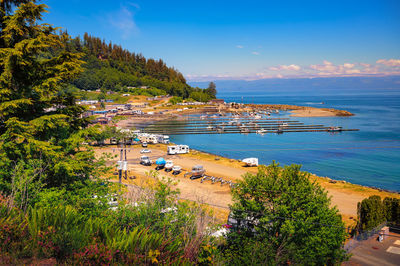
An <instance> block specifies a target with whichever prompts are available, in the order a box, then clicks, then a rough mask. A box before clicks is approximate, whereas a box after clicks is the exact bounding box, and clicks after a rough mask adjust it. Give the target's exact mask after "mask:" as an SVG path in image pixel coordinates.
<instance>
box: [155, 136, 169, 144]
mask: <svg viewBox="0 0 400 266" xmlns="http://www.w3.org/2000/svg"><path fill="white" fill-rule="evenodd" d="M156 138H157V142H158V143H163V144H169V136H166V135H156Z"/></svg>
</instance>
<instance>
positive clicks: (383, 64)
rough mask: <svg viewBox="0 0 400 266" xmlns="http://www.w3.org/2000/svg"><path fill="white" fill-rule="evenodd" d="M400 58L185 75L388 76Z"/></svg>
mask: <svg viewBox="0 0 400 266" xmlns="http://www.w3.org/2000/svg"><path fill="white" fill-rule="evenodd" d="M399 66H400V60H396V59H389V60H385V59H381V60H378V61H377V62H376V64H367V63H358V62H354V63H343V64H340V65H335V64H333V63H332V62H329V61H326V60H324V61H323V62H322V64H315V65H310V66H299V65H296V64H290V65H278V66H271V67H269V68H266V69H263V70H261V71H258V72H254V73H248V74H242V75H240V74H239V75H237V74H230V73H223V74H218V75H187V76H186V77H187V78H188V79H189V80H198V81H200V80H203V81H208V80H218V79H224V80H257V79H269V78H314V77H349V76H358V77H359V76H389V75H400V68H399Z"/></svg>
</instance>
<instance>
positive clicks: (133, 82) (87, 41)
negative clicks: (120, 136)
mask: <svg viewBox="0 0 400 266" xmlns="http://www.w3.org/2000/svg"><path fill="white" fill-rule="evenodd" d="M62 34H63V35H64V36H66V37H65V38H64V40H65V46H66V49H67V50H68V51H70V52H79V53H82V58H81V59H82V60H83V61H84V62H85V64H83V68H84V71H83V73H82V74H81V75H80V76H79V77H78V78H77V79H75V80H74V81H73V82H72V84H73V85H74V86H76V87H77V88H78V89H82V90H96V89H104V90H111V91H127V90H129V88H133V87H135V88H140V87H142V86H145V87H148V88H152V89H158V90H156V91H157V93H159V94H170V95H173V96H179V97H182V98H193V99H194V100H200V99H203V100H209V99H212V98H215V94H216V90H215V88H214V89H212V90H210V89H205V90H203V89H200V88H193V87H191V86H189V85H188V84H187V83H186V80H185V78H184V77H183V75H182V73H180V72H179V71H178V70H176V69H175V68H173V67H168V66H167V65H166V63H165V62H164V61H163V60H162V59H159V60H154V59H152V58H150V59H147V58H145V57H144V56H143V55H142V54H140V53H133V52H130V51H128V50H126V49H123V48H122V47H121V46H120V45H116V44H113V43H112V42H109V43H106V42H105V41H104V40H101V39H100V38H97V37H93V36H91V35H89V34H88V33H85V34H84V36H83V39H81V38H80V37H76V38H73V39H71V38H68V37H67V36H68V35H67V33H66V32H65V33H62Z"/></svg>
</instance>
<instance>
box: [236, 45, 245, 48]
mask: <svg viewBox="0 0 400 266" xmlns="http://www.w3.org/2000/svg"><path fill="white" fill-rule="evenodd" d="M236 48H239V49H243V48H244V47H243V45H236Z"/></svg>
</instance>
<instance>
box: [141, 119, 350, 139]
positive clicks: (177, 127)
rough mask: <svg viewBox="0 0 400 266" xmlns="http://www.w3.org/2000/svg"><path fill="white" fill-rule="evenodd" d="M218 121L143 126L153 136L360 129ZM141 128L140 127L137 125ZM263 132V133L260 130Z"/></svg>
mask: <svg viewBox="0 0 400 266" xmlns="http://www.w3.org/2000/svg"><path fill="white" fill-rule="evenodd" d="M219 118H220V119H217V120H210V119H207V120H204V119H187V120H172V121H159V122H156V123H154V124H151V125H148V124H147V125H143V126H144V127H143V128H142V130H143V131H144V132H146V133H151V134H164V135H187V134H253V133H257V132H258V133H259V134H262V135H263V134H271V133H277V134H283V133H292V132H332V133H338V132H342V131H358V129H344V128H341V127H336V128H333V127H327V126H324V125H304V123H302V122H299V121H297V120H290V119H289V118H266V119H265V118H264V119H258V120H256V119H247V118H244V119H241V120H234V121H232V119H229V120H230V122H229V123H227V122H226V120H228V119H224V118H221V117H219ZM137 126H139V128H141V127H140V125H137ZM261 129H262V130H263V132H262V133H261V132H260V131H259V130H261Z"/></svg>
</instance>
